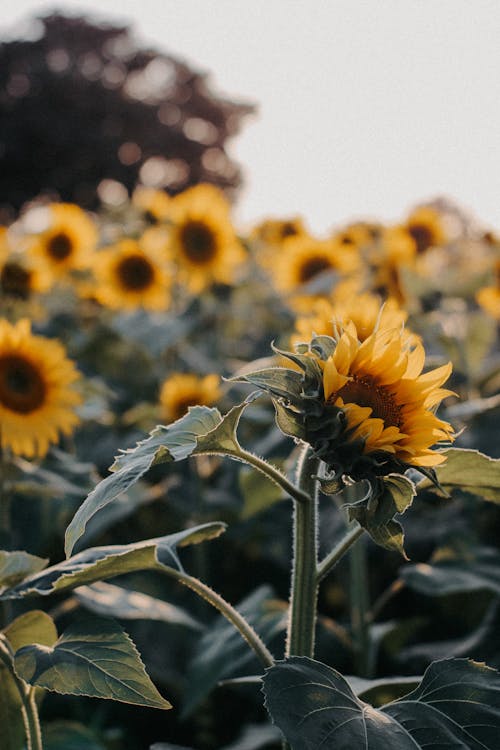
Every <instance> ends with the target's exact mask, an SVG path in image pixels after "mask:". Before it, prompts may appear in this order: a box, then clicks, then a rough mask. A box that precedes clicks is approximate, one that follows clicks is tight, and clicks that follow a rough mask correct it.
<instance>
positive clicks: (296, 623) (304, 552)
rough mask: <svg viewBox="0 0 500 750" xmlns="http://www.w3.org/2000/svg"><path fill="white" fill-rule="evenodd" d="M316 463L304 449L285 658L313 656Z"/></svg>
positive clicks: (316, 498) (296, 505)
mask: <svg viewBox="0 0 500 750" xmlns="http://www.w3.org/2000/svg"><path fill="white" fill-rule="evenodd" d="M319 465H320V459H318V458H316V457H315V456H314V455H313V453H312V449H311V448H310V447H309V446H305V447H304V451H303V453H302V455H301V458H300V461H299V466H298V474H297V479H298V482H297V484H298V487H299V489H300V490H301V492H302V493H303V494H305V495H306V496H307V498H308V499H307V502H303V501H302V500H301V501H300V502H298V501H297V500H296V501H295V503H294V528H293V569H292V584H291V595H290V609H289V620H288V633H287V647H286V656H287V657H289V656H309V657H311V658H312V657H313V656H314V639H315V629H316V608H317V597H318V581H317V570H316V569H317V560H318V481H317V475H318V470H319Z"/></svg>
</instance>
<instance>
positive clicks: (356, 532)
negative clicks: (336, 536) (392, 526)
mask: <svg viewBox="0 0 500 750" xmlns="http://www.w3.org/2000/svg"><path fill="white" fill-rule="evenodd" d="M363 532H364V529H363V527H362V526H360V525H359V523H358V522H357V521H354V522H353V523H352V524H351V525H350V526H349V527H348V529H347V531H346V533H345V535H344V536H343V537H342V539H341V540H340V542H339V543H338V544H336V545H335V547H334V548H333V549H332V551H331V552H329V553H328V555H326V557H324V558H323V559H322V560H321V562H320V563H319V565H318V583H319V582H320V581H322V580H323V578H325V576H327V575H328V573H329V572H330V571H331V570H332V569H333V568H334V567H335V565H336V564H337V563H338V562H339V561H340V559H341V558H342V557H343V556H344V555H345V553H346V552H347V551H348V550H349V549H350V548H351V546H352V545H353V544H354V542H355V541H356V540H357V539H359V537H360V536H361V535H362V534H363Z"/></svg>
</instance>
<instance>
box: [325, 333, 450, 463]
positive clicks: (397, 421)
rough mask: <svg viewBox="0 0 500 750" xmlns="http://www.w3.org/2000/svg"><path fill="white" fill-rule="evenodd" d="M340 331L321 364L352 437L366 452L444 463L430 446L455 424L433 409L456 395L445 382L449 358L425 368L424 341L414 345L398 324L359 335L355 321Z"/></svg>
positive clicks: (447, 436) (327, 396)
mask: <svg viewBox="0 0 500 750" xmlns="http://www.w3.org/2000/svg"><path fill="white" fill-rule="evenodd" d="M337 335H338V340H337V346H336V348H335V351H334V352H333V354H332V355H331V356H330V357H329V358H328V360H327V361H326V362H325V363H324V365H323V387H324V397H325V400H326V401H328V402H330V403H332V404H334V405H335V406H338V407H340V408H342V409H343V410H344V413H345V415H346V417H347V426H348V435H349V440H350V441H354V440H358V439H362V440H363V441H365V442H364V449H363V451H364V453H373V452H378V451H382V452H385V453H389V454H392V455H393V457H394V458H396V459H398V460H400V461H403V462H405V463H407V464H410V465H413V466H430V467H432V466H437V465H438V464H440V463H442V462H443V461H444V457H443V455H442V454H440V453H439V452H436V451H433V450H432V446H434V445H435V444H436V443H438V442H440V441H450V440H452V439H453V430H452V427H451V426H450V425H449V424H448V423H447V422H445V421H443V420H441V419H438V418H437V417H436V415H435V409H436V408H437V406H438V404H439V403H440V401H441V400H442V399H443V398H445V397H446V396H449V395H452V391H449V390H447V389H444V388H441V386H442V385H443V383H444V382H445V381H446V380H447V379H448V377H449V376H450V373H451V364H450V363H448V364H447V365H444V366H442V367H438V368H437V369H435V370H431V371H429V372H426V373H423V368H424V361H425V351H424V348H423V346H422V345H421V344H420V343H417V344H416V345H415V346H414V347H412V348H410V347H409V346H408V344H405V342H404V340H403V339H402V337H401V329H400V328H387V327H382V326H380V327H379V328H378V329H377V330H375V331H374V332H373V333H372V334H370V335H369V336H368V337H366V338H365V339H364V341H361V340H360V338H359V336H358V334H357V330H356V326H355V325H354V323H352V322H351V323H349V324H347V325H345V326H344V327H343V328H342V329H341V330H339V331H338V332H337Z"/></svg>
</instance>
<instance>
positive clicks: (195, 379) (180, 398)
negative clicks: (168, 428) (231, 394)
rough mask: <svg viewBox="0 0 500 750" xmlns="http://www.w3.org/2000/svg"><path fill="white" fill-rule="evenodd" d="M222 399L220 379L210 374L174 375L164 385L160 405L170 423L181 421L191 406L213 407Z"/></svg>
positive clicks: (178, 373) (179, 373)
mask: <svg viewBox="0 0 500 750" xmlns="http://www.w3.org/2000/svg"><path fill="white" fill-rule="evenodd" d="M220 397H221V389H220V378H219V376H218V375H215V374H210V375H205V376H204V377H199V376H198V375H194V374H193V373H181V372H177V373H173V374H172V375H170V377H168V378H167V379H166V380H165V381H164V382H163V384H162V386H161V390H160V404H161V407H162V410H163V417H164V419H166V420H167V421H168V422H174V421H175V420H176V419H180V417H182V416H183V415H184V414H185V413H186V412H187V410H188V408H189V407H190V406H195V405H196V404H198V405H200V406H211V405H212V404H215V403H216V402H217V401H218V400H219V399H220Z"/></svg>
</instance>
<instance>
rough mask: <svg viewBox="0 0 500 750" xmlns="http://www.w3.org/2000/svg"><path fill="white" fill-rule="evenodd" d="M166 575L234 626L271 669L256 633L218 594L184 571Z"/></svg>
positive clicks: (270, 657) (269, 658)
mask: <svg viewBox="0 0 500 750" xmlns="http://www.w3.org/2000/svg"><path fill="white" fill-rule="evenodd" d="M164 572H165V573H166V575H168V576H170V577H172V578H175V580H177V581H179V582H180V583H183V584H184V586H187V587H188V588H190V589H191V590H192V591H194V592H195V593H197V594H198V595H199V596H201V597H202V598H203V599H205V601H207V602H208V603H209V604H211V605H212V606H213V607H215V609H217V610H218V611H219V612H220V613H221V615H224V617H225V618H226V620H229V622H230V623H231V624H232V625H234V627H235V628H236V629H237V630H238V632H239V633H240V635H241V637H242V638H243V639H244V640H245V641H246V642H247V643H248V645H249V646H250V648H252V649H253V651H254V652H255V654H256V655H257V657H258V658H259V660H260V661H261V662H262V665H263V666H264V667H272V666H273V664H274V657H273V655H272V654H271V652H270V651H269V650H268V648H267V646H266V645H265V644H264V642H263V641H262V639H261V637H260V636H259V635H258V633H257V632H256V631H255V630H254V629H253V627H252V626H251V625H250V623H249V622H248V621H247V620H246V619H245V618H244V617H243V615H242V614H240V613H239V612H238V610H237V609H235V608H234V607H233V606H232V605H231V604H229V602H226V600H225V599H223V598H222V596H221V595H220V594H218V593H217V592H216V591H214V590H213V589H211V588H210V586H207V585H206V584H205V583H203V582H202V581H200V580H199V578H195V577H194V576H190V575H188V574H187V573H184V571H180V570H175V569H174V568H166V569H165V570H164Z"/></svg>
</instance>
